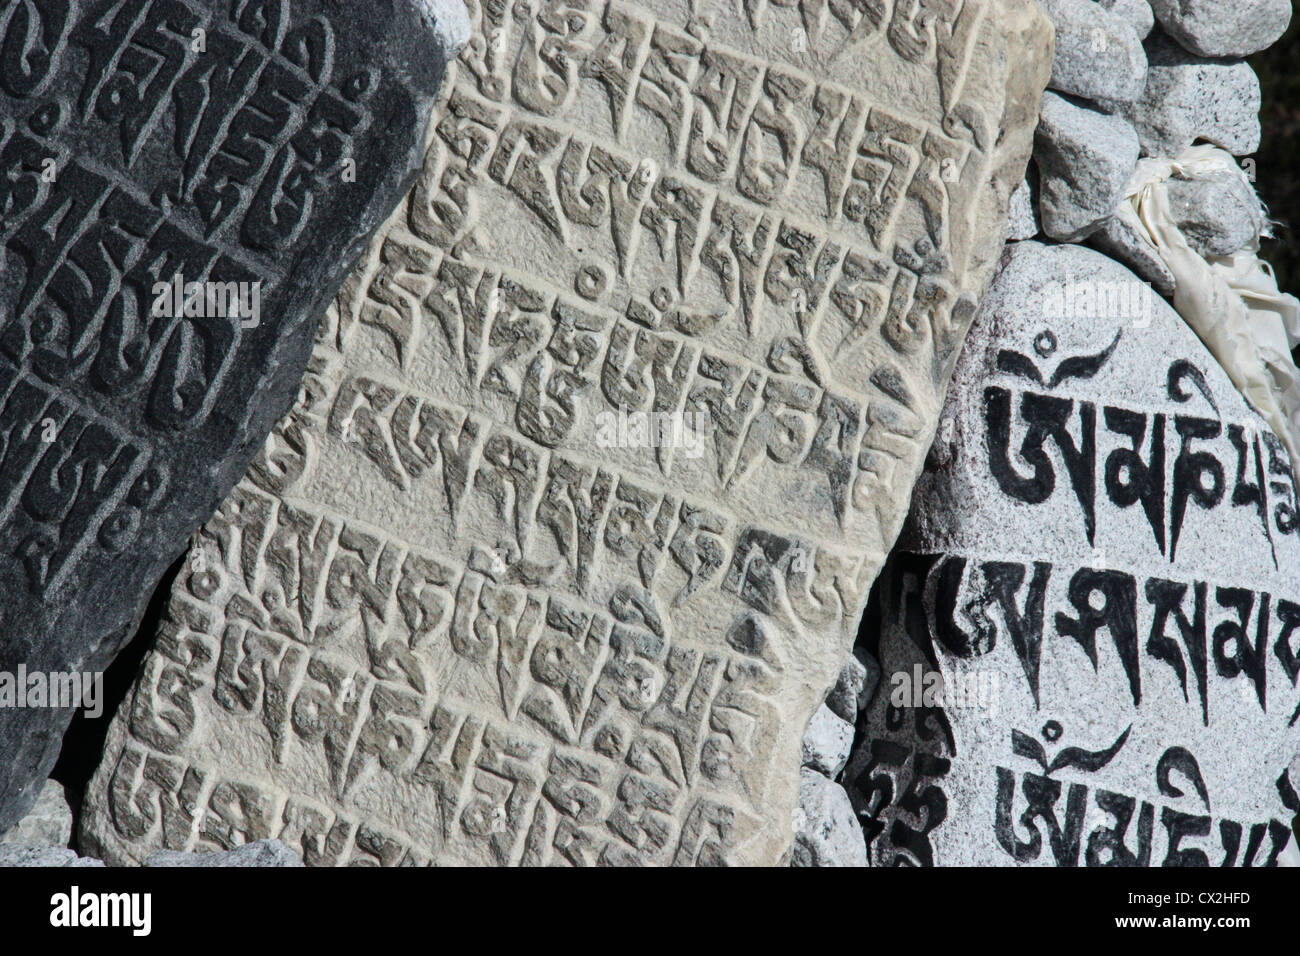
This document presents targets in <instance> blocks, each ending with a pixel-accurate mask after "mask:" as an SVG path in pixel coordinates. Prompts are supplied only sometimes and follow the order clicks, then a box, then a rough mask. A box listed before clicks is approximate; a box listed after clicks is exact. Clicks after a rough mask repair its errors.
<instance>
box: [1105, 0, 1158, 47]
mask: <svg viewBox="0 0 1300 956" xmlns="http://www.w3.org/2000/svg"><path fill="white" fill-rule="evenodd" d="M1096 2H1097V5H1098V6H1101V7H1105V8H1106V9H1107V10H1110V11H1111V12H1113V13H1115V14H1117V15H1119V16H1121V17H1123V18H1124V19H1125V20H1127V21H1128V22H1129V23H1131V24H1132V25H1133V29H1135V30H1137V35H1138V37H1139V38H1140V39H1143V40H1145V39H1146V38H1147V34H1149V33H1150V32H1151V28H1152V27H1153V26H1155V22H1156V17H1155V14H1154V13H1153V12H1152V11H1151V4H1150V2H1149V0H1096Z"/></svg>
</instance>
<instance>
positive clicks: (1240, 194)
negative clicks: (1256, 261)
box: [1169, 172, 1267, 257]
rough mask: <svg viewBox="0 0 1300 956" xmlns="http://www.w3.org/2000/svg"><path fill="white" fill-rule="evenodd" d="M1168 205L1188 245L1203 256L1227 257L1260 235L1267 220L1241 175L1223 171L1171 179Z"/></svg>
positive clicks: (1257, 199) (1254, 195) (1249, 186)
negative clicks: (1196, 177)
mask: <svg viewBox="0 0 1300 956" xmlns="http://www.w3.org/2000/svg"><path fill="white" fill-rule="evenodd" d="M1169 205H1170V212H1171V213H1172V214H1173V217H1174V221H1175V222H1177V223H1178V228H1179V229H1181V230H1182V233H1183V236H1184V237H1185V238H1186V239H1187V244H1188V245H1190V246H1191V247H1192V248H1193V249H1195V250H1196V251H1197V252H1199V253H1200V254H1201V255H1203V256H1207V257H1209V256H1227V255H1231V254H1232V253H1234V252H1237V251H1238V250H1240V249H1243V248H1245V247H1246V246H1247V245H1249V244H1250V243H1252V242H1254V241H1255V240H1257V239H1258V238H1259V237H1260V234H1261V233H1262V232H1263V231H1264V228H1265V225H1266V223H1267V219H1266V217H1265V215H1264V208H1263V206H1261V205H1260V201H1259V197H1258V196H1257V195H1256V194H1255V190H1254V189H1253V188H1251V185H1250V183H1249V182H1247V181H1246V178H1245V177H1244V176H1241V175H1239V174H1236V173H1232V172H1226V173H1221V174H1218V175H1215V176H1206V177H1203V178H1200V179H1195V180H1187V179H1171V180H1170V181H1169Z"/></svg>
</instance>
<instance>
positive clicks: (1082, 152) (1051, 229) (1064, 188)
mask: <svg viewBox="0 0 1300 956" xmlns="http://www.w3.org/2000/svg"><path fill="white" fill-rule="evenodd" d="M1137 161H1138V138H1137V134H1135V133H1134V132H1133V127H1132V126H1131V125H1130V124H1129V123H1128V122H1127V121H1126V120H1125V119H1124V118H1123V117H1121V116H1113V115H1110V114H1107V113H1103V112H1101V111H1099V110H1096V109H1093V108H1091V107H1089V106H1086V105H1083V104H1080V103H1076V102H1074V101H1071V100H1068V99H1066V98H1065V97H1062V96H1057V95H1056V94H1055V93H1047V94H1045V95H1044V96H1043V105H1042V112H1041V114H1040V116H1039V123H1038V131H1037V133H1036V134H1035V136H1034V164H1035V166H1036V167H1037V169H1038V173H1039V187H1038V212H1039V216H1040V217H1041V221H1042V226H1043V232H1045V233H1046V234H1047V235H1048V236H1051V237H1052V238H1053V239H1059V240H1061V241H1062V242H1074V241H1076V240H1079V239H1082V238H1084V237H1085V236H1087V235H1088V234H1089V233H1091V232H1093V231H1095V230H1096V229H1097V227H1098V226H1100V225H1101V224H1102V223H1103V222H1105V221H1106V220H1107V219H1108V218H1110V216H1111V215H1112V214H1113V213H1114V211H1115V206H1116V205H1117V204H1118V202H1119V200H1120V197H1121V196H1122V195H1123V191H1124V187H1125V186H1126V185H1128V181H1129V177H1130V176H1132V175H1133V170H1134V168H1135V167H1136V166H1137Z"/></svg>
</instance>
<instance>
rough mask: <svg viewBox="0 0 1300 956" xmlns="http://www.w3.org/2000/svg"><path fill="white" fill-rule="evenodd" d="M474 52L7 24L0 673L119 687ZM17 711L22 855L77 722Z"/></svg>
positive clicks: (441, 26) (0, 171) (402, 29)
mask: <svg viewBox="0 0 1300 956" xmlns="http://www.w3.org/2000/svg"><path fill="white" fill-rule="evenodd" d="M466 27H467V21H466V18H465V11H464V9H463V7H461V6H460V4H459V2H458V0H446V2H435V0H367V2H365V3H364V4H360V3H344V2H340V0H0V671H3V672H6V673H9V674H16V673H17V671H18V667H19V665H25V668H26V670H27V672H28V673H29V674H30V673H43V674H48V673H51V672H68V671H82V672H85V671H96V670H100V669H102V668H104V667H105V666H106V665H107V664H108V663H109V661H110V660H111V659H112V658H113V656H114V654H115V653H116V651H117V650H118V649H119V648H120V647H121V645H122V644H123V642H124V641H125V640H126V639H127V638H128V636H129V635H130V634H131V633H132V632H133V630H134V628H135V626H136V624H137V622H138V620H139V618H140V615H141V614H142V612H143V608H144V606H145V601H146V599H147V598H148V595H149V593H150V591H151V590H152V588H153V587H154V586H155V585H156V583H157V582H158V580H159V578H160V577H161V576H162V574H163V571H164V570H165V569H166V568H167V566H168V565H169V564H170V563H171V562H172V561H174V560H175V559H176V557H177V556H178V555H179V554H180V553H181V551H182V550H183V549H184V548H185V546H186V542H187V539H188V538H189V536H190V535H191V534H192V533H193V532H194V530H195V529H196V528H197V527H198V526H199V525H200V524H201V523H202V522H203V521H205V520H206V519H207V518H208V517H209V516H210V515H211V514H212V513H213V512H214V511H215V510H216V508H217V506H218V505H219V504H220V502H221V500H222V498H223V497H225V495H226V493H227V492H229V490H230V489H231V488H232V487H233V486H234V484H235V483H236V482H237V481H238V480H239V479H240V477H241V476H242V475H243V473H244V470H245V469H246V468H247V466H248V463H249V461H250V460H251V459H252V458H253V456H254V455H255V454H256V453H257V451H258V450H259V448H260V447H261V446H262V443H263V441H264V439H265V438H266V436H267V434H268V433H269V431H270V429H271V427H272V426H273V425H274V424H275V422H276V420H277V419H279V418H280V416H282V415H283V414H284V413H285V412H286V411H287V410H288V408H289V407H290V404H291V403H292V401H293V399H294V396H295V394H296V393H297V390H298V386H299V382H300V380H301V377H302V373H303V371H304V369H305V366H306V364H307V359H308V356H309V354H310V352H311V344H312V339H313V334H314V332H315V329H316V325H317V322H318V320H319V318H320V316H321V314H322V313H323V312H324V311H325V308H326V306H327V305H328V303H329V300H330V298H331V297H332V296H333V295H334V293H335V292H336V291H337V289H338V287H339V285H340V284H341V283H342V282H343V280H344V278H345V277H346V276H347V273H348V270H349V269H350V268H351V266H352V263H353V262H354V261H355V260H356V258H357V257H358V256H359V255H360V253H361V252H362V251H363V250H364V249H365V246H366V243H367V241H368V239H369V237H370V235H371V234H372V233H373V232H374V231H375V230H376V229H377V228H378V226H379V225H380V224H381V223H382V222H383V220H384V218H385V217H386V216H387V215H388V214H389V212H390V211H391V210H392V209H393V207H394V206H395V205H396V204H397V202H398V200H399V199H401V197H402V196H403V195H405V193H406V191H407V189H408V188H409V187H410V184H411V181H412V179H413V177H414V175H415V173H416V171H417V170H418V169H419V168H420V162H421V159H422V157H423V155H424V148H423V147H424V145H425V139H424V132H425V127H426V120H427V117H428V115H429V112H430V109H431V108H432V106H433V103H434V98H435V95H436V94H437V92H438V87H439V85H440V83H441V80H442V75H443V71H444V68H445V66H446V63H447V60H448V58H449V57H451V56H453V55H454V54H455V52H456V49H455V48H456V47H457V46H458V43H457V39H458V38H463V37H465V36H467V30H466ZM462 42H463V41H462ZM178 277H179V280H178ZM175 281H179V282H180V283H181V286H180V288H181V292H182V293H183V294H182V295H181V296H180V297H179V305H180V308H179V309H178V308H177V307H176V306H177V304H178V300H177V297H176V296H173V295H171V294H170V293H168V292H165V291H164V289H165V287H163V286H160V285H159V284H160V283H168V282H175ZM186 283H191V284H192V285H190V286H189V287H188V288H187V287H186V286H185V285H184V284H186ZM232 284H235V285H232ZM234 293H239V294H240V296H241V298H240V299H239V304H240V306H241V308H239V309H235V308H233V305H234V299H233V294H234ZM232 313H234V314H233V315H232ZM16 702H17V697H16V696H15V700H14V701H10V702H8V706H6V705H5V704H6V702H5V701H3V700H0V831H3V830H5V829H7V828H8V827H9V826H10V825H11V824H13V823H14V822H15V821H16V820H18V819H19V818H21V817H22V816H23V814H24V813H25V812H26V811H27V809H28V808H29V807H30V806H31V804H32V802H33V801H34V800H35V798H36V795H37V793H38V792H39V790H40V785H41V781H42V780H44V779H45V777H46V775H47V774H48V772H49V770H50V767H51V766H52V765H53V763H54V760H55V757H56V756H57V754H58V750H59V744H60V739H61V736H62V734H63V732H64V730H65V729H66V726H67V724H68V721H69V720H70V718H71V710H70V709H69V708H52V707H48V706H46V707H17V706H15V703H16Z"/></svg>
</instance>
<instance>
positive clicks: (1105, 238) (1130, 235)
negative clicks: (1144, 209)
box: [1088, 216, 1177, 298]
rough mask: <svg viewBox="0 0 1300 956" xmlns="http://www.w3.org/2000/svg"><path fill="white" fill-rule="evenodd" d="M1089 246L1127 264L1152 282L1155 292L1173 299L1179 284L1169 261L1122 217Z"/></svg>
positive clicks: (1110, 221)
mask: <svg viewBox="0 0 1300 956" xmlns="http://www.w3.org/2000/svg"><path fill="white" fill-rule="evenodd" d="M1088 244H1089V245H1090V246H1093V247H1094V248H1096V249H1098V250H1099V251H1101V252H1104V253H1105V254H1106V255H1108V256H1110V257H1111V258H1112V259H1115V260H1117V261H1118V262H1122V263H1124V264H1125V265H1126V266H1128V267H1129V268H1130V269H1132V270H1133V271H1134V272H1136V273H1137V274H1138V276H1139V277H1140V278H1141V279H1143V280H1145V281H1146V282H1150V283H1151V288H1153V289H1155V290H1156V291H1157V292H1159V293H1160V294H1161V295H1163V296H1165V297H1166V298H1170V297H1172V296H1173V294H1174V287H1175V286H1176V285H1177V282H1176V280H1175V279H1174V274H1173V273H1172V272H1170V271H1169V267H1168V266H1167V265H1165V260H1164V259H1162V258H1161V257H1160V253H1159V251H1158V250H1157V249H1156V247H1155V246H1153V245H1151V243H1150V242H1149V241H1148V240H1147V238H1146V237H1145V236H1143V235H1142V234H1141V233H1139V232H1138V231H1137V230H1136V229H1134V228H1133V227H1131V226H1130V225H1129V224H1128V223H1126V222H1125V221H1124V220H1123V219H1122V218H1121V217H1119V216H1113V217H1111V218H1110V219H1107V220H1106V221H1105V222H1104V223H1103V224H1102V226H1101V228H1100V229H1098V230H1097V231H1096V232H1094V233H1093V234H1092V235H1090V236H1089V237H1088Z"/></svg>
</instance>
